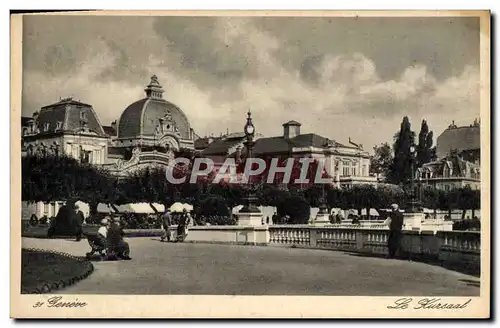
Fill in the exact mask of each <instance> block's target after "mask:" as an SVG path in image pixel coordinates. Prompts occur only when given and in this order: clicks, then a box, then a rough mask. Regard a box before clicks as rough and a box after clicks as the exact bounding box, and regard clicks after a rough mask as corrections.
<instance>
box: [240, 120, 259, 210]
mask: <svg viewBox="0 0 500 328" xmlns="http://www.w3.org/2000/svg"><path fill="white" fill-rule="evenodd" d="M244 132H245V137H246V141H245V142H244V145H245V147H246V148H247V156H246V159H247V160H248V159H251V158H253V147H254V145H255V141H254V140H253V139H254V136H255V126H254V125H253V123H252V113H251V112H250V111H248V113H247V122H246V124H245V128H244ZM248 179H249V181H248V185H247V188H246V192H247V195H246V197H245V199H244V204H243V207H242V209H241V210H240V212H239V213H260V210H259V208H258V207H257V205H256V201H257V197H256V196H255V190H254V189H255V185H254V184H252V183H251V181H250V177H248Z"/></svg>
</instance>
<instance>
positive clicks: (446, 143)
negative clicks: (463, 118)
mask: <svg viewBox="0 0 500 328" xmlns="http://www.w3.org/2000/svg"><path fill="white" fill-rule="evenodd" d="M452 151H453V152H456V153H457V154H458V155H459V156H461V157H462V158H463V159H464V160H466V161H469V162H472V163H476V164H479V163H480V160H481V126H480V121H479V120H477V119H476V120H474V122H473V123H472V124H470V125H468V126H460V127H458V126H456V125H455V122H454V121H453V122H452V123H451V124H450V126H448V128H447V129H446V130H444V132H443V133H441V135H439V136H438V137H437V140H436V156H437V158H444V157H446V156H447V155H449V154H450V153H451V152H452Z"/></svg>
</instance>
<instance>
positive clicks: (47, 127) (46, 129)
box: [43, 123, 50, 132]
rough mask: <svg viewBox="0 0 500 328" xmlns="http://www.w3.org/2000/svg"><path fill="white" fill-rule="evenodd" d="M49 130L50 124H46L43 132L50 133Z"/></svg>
mask: <svg viewBox="0 0 500 328" xmlns="http://www.w3.org/2000/svg"><path fill="white" fill-rule="evenodd" d="M49 128H50V123H45V124H44V125H43V131H44V132H47V131H49Z"/></svg>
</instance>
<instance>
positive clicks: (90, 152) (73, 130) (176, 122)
mask: <svg viewBox="0 0 500 328" xmlns="http://www.w3.org/2000/svg"><path fill="white" fill-rule="evenodd" d="M145 93H146V95H145V97H144V98H143V99H140V100H138V101H136V102H134V103H132V104H130V105H129V106H127V107H126V108H125V109H124V110H123V112H122V114H121V116H120V117H119V118H118V120H117V121H115V122H113V124H112V125H111V126H103V125H102V124H101V122H100V120H99V117H98V116H97V114H96V112H95V111H94V109H93V108H92V106H91V105H89V104H85V103H83V102H80V101H77V100H74V99H72V98H65V99H61V100H60V101H58V102H57V103H54V104H51V105H48V106H44V107H42V108H41V109H40V111H39V112H38V111H37V112H35V113H34V114H33V116H32V117H23V118H22V122H21V123H22V138H21V140H22V153H23V154H35V153H38V154H47V153H53V154H66V155H69V156H72V157H74V158H76V159H78V160H79V161H81V162H83V163H90V164H94V165H100V166H103V167H105V168H107V169H108V170H109V171H110V172H112V173H113V174H116V175H118V176H126V175H128V174H130V173H131V172H133V171H134V170H138V169H141V168H143V167H147V166H167V165H168V164H169V161H170V160H171V159H173V158H174V157H175V156H180V155H182V154H185V153H186V152H187V153H190V152H193V151H194V141H195V139H196V138H197V136H196V135H195V133H194V132H193V129H192V128H191V125H190V122H189V120H188V118H187V116H186V114H185V113H184V112H183V111H182V110H181V109H180V108H179V107H177V106H176V105H174V104H172V103H171V102H168V101H166V100H165V99H163V88H162V86H161V85H160V83H159V82H158V79H157V77H156V76H153V77H151V82H150V83H149V84H148V85H147V86H146V88H145ZM61 204H62V203H61V202H52V203H46V204H44V203H42V202H39V203H36V204H35V205H34V206H29V207H27V206H23V217H25V216H26V215H28V216H29V215H31V214H32V213H35V214H36V215H37V216H38V217H42V216H47V217H51V216H55V215H56V213H57V210H58V209H59V207H60V206H61ZM24 205H26V204H24Z"/></svg>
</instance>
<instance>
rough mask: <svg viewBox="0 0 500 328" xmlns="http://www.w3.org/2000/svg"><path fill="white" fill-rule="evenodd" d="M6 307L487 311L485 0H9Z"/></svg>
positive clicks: (148, 311) (112, 311)
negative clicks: (481, 1) (442, 3)
mask: <svg viewBox="0 0 500 328" xmlns="http://www.w3.org/2000/svg"><path fill="white" fill-rule="evenodd" d="M11 92H12V93H11V147H12V148H11V149H12V156H11V169H12V175H11V181H12V183H11V204H12V206H11V208H12V212H11V263H10V270H11V290H10V294H11V303H12V305H11V317H13V318H254V319H255V318H261V319H262V318H477V319H484V318H489V317H490V313H491V310H490V296H491V290H490V288H491V280H490V279H491V277H490V264H491V258H490V240H491V239H490V236H491V235H490V226H491V221H490V218H491V215H490V190H491V186H490V172H491V171H490V142H491V141H490V12H489V11H359V12H355V11H253V12H252V11H238V12H232V11H199V12H196V11H151V12H148V11H136V12H134V11H89V12H52V13H38V14H37V13H33V14H13V15H12V16H11Z"/></svg>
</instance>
